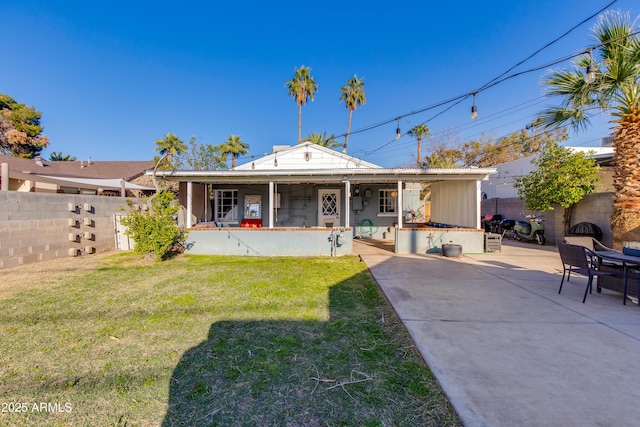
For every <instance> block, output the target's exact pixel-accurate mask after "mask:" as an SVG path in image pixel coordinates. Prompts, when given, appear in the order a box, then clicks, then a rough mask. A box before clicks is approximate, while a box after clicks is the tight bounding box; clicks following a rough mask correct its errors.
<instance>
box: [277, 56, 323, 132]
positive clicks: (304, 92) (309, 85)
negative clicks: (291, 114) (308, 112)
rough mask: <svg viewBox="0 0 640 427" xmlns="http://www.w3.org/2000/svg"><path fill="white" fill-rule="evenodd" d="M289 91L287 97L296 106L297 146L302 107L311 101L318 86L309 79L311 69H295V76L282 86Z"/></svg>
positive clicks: (300, 128)
mask: <svg viewBox="0 0 640 427" xmlns="http://www.w3.org/2000/svg"><path fill="white" fill-rule="evenodd" d="M284 85H285V86H286V87H287V88H288V89H289V95H290V96H291V97H293V98H294V99H295V100H296V104H298V144H300V143H301V142H302V106H303V105H304V104H306V103H307V101H308V100H309V99H310V100H311V101H313V99H314V97H315V94H316V92H317V91H318V84H317V83H316V81H315V80H314V79H313V77H311V67H305V66H304V65H303V66H301V67H300V68H298V67H295V75H294V76H293V78H292V79H291V80H289V81H288V82H286V83H285V84H284Z"/></svg>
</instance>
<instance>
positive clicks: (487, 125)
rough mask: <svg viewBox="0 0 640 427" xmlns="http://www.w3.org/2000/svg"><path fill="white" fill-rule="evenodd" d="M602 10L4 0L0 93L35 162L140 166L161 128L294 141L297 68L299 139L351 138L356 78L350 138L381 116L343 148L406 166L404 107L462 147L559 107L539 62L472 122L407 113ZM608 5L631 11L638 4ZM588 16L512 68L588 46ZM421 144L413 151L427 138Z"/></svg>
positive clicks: (573, 3)
mask: <svg viewBox="0 0 640 427" xmlns="http://www.w3.org/2000/svg"><path fill="white" fill-rule="evenodd" d="M216 3H222V4H216ZM608 3H610V0H602V1H601V0H598V1H595V0H594V1H584V0H562V1H557V0H536V1H525V0H522V1H517V2H516V1H485V2H479V1H458V2H452V1H449V2H438V3H434V2H426V1H415V2H412V1H397V2H392V3H388V2H385V3H381V2H380V3H378V2H371V1H367V2H359V1H353V2H335V1H332V0H329V1H324V2H300V1H279V2H254V1H245V2H205V1H202V2H192V1H185V2H179V3H178V2H163V1H153V2H151V1H119V0H115V1H110V2H86V1H83V2H79V1H72V0H69V1H58V0H49V1H44V0H42V1H32V0H3V1H2V2H1V3H0V25H1V27H2V29H3V39H4V42H3V49H2V50H3V52H2V58H3V61H2V65H0V93H5V94H8V95H10V96H12V97H13V98H15V99H16V100H17V101H18V102H24V103H26V104H28V105H33V106H35V108H36V109H37V110H39V111H41V112H42V113H43V115H42V120H41V122H42V124H44V126H45V132H44V133H45V134H46V135H47V136H48V137H49V139H50V141H51V144H50V146H49V147H48V148H47V149H45V150H44V151H43V157H46V158H48V157H49V154H50V153H51V152H52V151H56V152H63V153H68V154H71V155H73V156H76V157H77V158H78V159H79V160H81V159H86V158H87V157H89V156H90V157H91V158H92V159H93V160H146V159H151V158H152V157H153V156H154V154H155V152H154V147H155V144H154V142H155V140H157V139H159V138H161V137H162V136H163V135H164V134H166V133H168V132H172V133H175V134H177V135H178V136H180V137H181V138H182V139H183V140H184V141H188V140H189V138H190V137H192V136H195V137H197V138H198V140H199V142H202V143H210V144H214V145H215V144H218V143H220V142H222V141H224V140H225V139H226V138H227V136H229V135H231V134H238V135H241V137H242V139H243V140H244V141H245V142H246V143H248V144H249V145H250V154H251V155H253V156H257V157H260V156H262V155H263V154H265V153H268V152H270V151H271V150H272V147H273V146H274V145H293V144H295V143H296V139H297V105H296V103H295V101H294V100H293V99H292V98H290V97H289V96H288V94H287V89H286V88H285V86H284V83H285V82H286V81H287V80H289V79H290V78H291V77H292V76H293V73H294V67H296V66H301V65H306V66H310V67H311V74H312V75H313V77H314V78H315V80H316V82H317V83H318V92H317V94H316V99H315V101H314V102H309V103H307V104H306V105H305V106H304V107H303V112H302V133H303V135H307V134H308V133H310V132H327V133H329V134H331V133H333V134H336V135H341V134H343V133H344V132H346V127H347V118H348V110H347V109H346V108H345V106H344V104H343V103H341V102H340V101H339V96H340V93H339V89H340V87H341V86H342V85H344V84H345V79H346V78H347V77H352V76H353V75H354V74H357V75H358V77H360V78H362V79H364V81H365V89H366V94H367V103H366V105H364V106H362V107H361V108H359V109H358V110H356V111H355V112H354V114H353V122H352V131H355V130H358V129H362V128H366V127H368V126H370V125H374V124H378V123H382V122H385V121H388V120H392V122H391V123H388V124H386V125H384V126H380V127H377V128H375V129H373V130H370V131H366V132H361V133H357V134H353V135H351V136H350V138H349V154H351V155H354V156H356V157H360V158H363V159H364V160H367V161H370V162H373V163H377V164H380V165H382V166H387V167H396V166H406V165H413V164H414V163H415V156H416V142H415V140H414V139H413V138H411V137H410V136H403V138H402V139H400V140H399V141H396V140H395V131H396V127H397V123H396V122H395V121H393V119H394V118H396V117H398V116H402V119H401V120H400V128H401V130H402V132H403V133H404V132H406V131H408V130H409V129H410V128H411V127H413V126H415V125H416V124H419V123H422V122H425V121H427V120H429V121H428V122H427V125H428V126H429V128H430V129H431V132H432V133H433V134H434V135H436V136H439V137H440V136H442V135H445V134H449V135H452V134H453V135H455V137H456V138H459V139H461V140H466V139H471V138H478V137H479V135H480V134H482V133H485V134H487V135H491V136H494V137H500V136H505V135H507V134H509V133H510V132H513V131H516V130H518V129H521V128H522V127H523V126H524V125H526V124H527V123H529V122H531V121H532V120H533V119H534V118H535V117H536V114H537V113H538V112H540V111H541V110H542V109H544V108H545V107H547V106H551V105H554V103H556V102H557V101H553V100H551V99H545V98H542V92H543V87H542V86H541V84H540V81H541V77H542V76H543V74H544V71H538V72H533V73H527V74H525V75H523V76H520V77H515V78H512V79H509V80H507V81H505V82H504V83H501V84H499V85H497V86H495V87H493V88H491V89H489V90H486V91H483V92H480V93H479V94H478V95H477V100H476V104H477V107H478V112H479V119H478V120H476V121H471V120H470V117H469V116H470V109H471V102H472V101H471V99H467V100H465V101H463V102H462V103H460V104H459V105H457V106H454V107H452V108H451V109H449V110H447V111H445V112H442V111H443V110H444V108H445V107H441V108H437V109H433V110H429V111H426V112H423V113H420V114H414V115H408V113H410V112H413V111H417V110H422V109H424V108H426V107H429V106H431V105H434V104H437V103H439V102H442V101H445V100H448V99H450V98H453V97H457V96H459V95H462V94H465V93H470V92H473V91H474V90H476V89H478V88H480V87H481V86H483V85H484V84H485V83H487V82H488V81H490V80H492V79H493V78H494V77H497V76H498V75H500V74H502V73H503V72H504V71H506V70H507V69H508V68H510V67H512V66H513V65H515V64H516V63H518V62H519V61H521V60H523V59H524V58H526V57H527V56H529V55H530V54H531V53H533V52H534V51H536V50H537V49H539V48H541V47H542V46H544V45H545V44H547V43H549V42H550V41H552V40H553V39H555V38H556V37H558V36H560V35H561V34H563V33H564V32H565V31H567V30H568V29H570V28H571V27H573V26H574V25H576V24H578V23H579V22H581V21H582V20H584V19H585V18H587V17H589V16H590V15H592V14H593V13H595V12H597V11H598V10H599V9H601V8H603V7H604V6H606V5H607V4H608ZM611 8H613V9H620V10H623V11H629V12H631V15H632V17H636V16H638V15H639V14H640V4H638V2H637V0H633V1H632V0H619V1H617V2H616V3H615V4H614V5H613V6H612V7H611ZM595 22H596V18H594V19H592V20H590V21H589V22H588V23H586V24H584V25H582V26H581V27H579V28H578V29H576V30H574V31H573V32H572V33H571V34H570V35H569V36H567V37H565V38H563V39H562V40H561V41H559V42H557V43H555V44H554V45H553V46H551V47H550V48H547V49H545V50H544V51H543V52H541V53H540V54H538V55H537V56H535V57H534V58H533V59H531V60H529V61H527V62H526V63H525V64H523V65H522V66H520V67H518V68H517V69H515V70H514V71H513V72H519V71H524V70H528V69H532V68H536V67H538V66H541V65H544V64H547V63H550V62H552V61H555V60H558V59H560V58H563V57H566V56H568V55H570V54H573V53H576V52H579V51H581V50H583V49H584V48H585V47H587V46H589V45H591V44H593V43H594V41H593V39H592V38H591V34H590V29H591V27H592V26H593V24H594V23H595ZM569 65H570V64H569V63H568V62H567V63H564V64H559V65H557V66H555V68H562V67H568V66H569ZM440 112H442V114H440V115H438V116H437V117H436V118H433V119H431V118H432V117H433V116H434V115H436V114H437V113H440ZM593 122H594V124H593V126H592V128H591V129H590V130H589V131H587V132H583V133H580V134H573V133H572V134H571V139H570V141H569V142H568V143H567V145H581V146H598V145H600V139H601V138H602V137H604V136H606V135H607V133H608V127H609V125H608V123H607V117H606V116H600V117H595V118H594V120H593ZM340 141H341V142H342V141H343V138H342V139H340ZM423 146H424V148H423V154H424V152H425V151H428V146H429V142H428V141H426V142H425V141H423ZM244 160H245V161H248V159H244Z"/></svg>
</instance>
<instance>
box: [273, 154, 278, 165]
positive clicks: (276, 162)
mask: <svg viewBox="0 0 640 427" xmlns="http://www.w3.org/2000/svg"><path fill="white" fill-rule="evenodd" d="M273 166H275V167H278V157H277V156H276V157H274V158H273Z"/></svg>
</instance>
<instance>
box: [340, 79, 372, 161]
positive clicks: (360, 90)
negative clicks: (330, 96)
mask: <svg viewBox="0 0 640 427" xmlns="http://www.w3.org/2000/svg"><path fill="white" fill-rule="evenodd" d="M340 101H344V104H345V106H346V107H347V109H348V110H349V121H348V122H347V134H346V135H345V137H344V147H343V148H342V152H343V153H344V154H347V147H348V146H349V133H350V132H351V117H352V116H353V112H354V111H355V110H356V109H357V108H358V107H359V106H361V105H364V104H366V102H367V95H366V94H365V93H364V81H363V80H361V79H359V78H358V76H357V75H355V74H354V75H353V78H352V79H350V78H348V77H347V84H346V85H345V86H342V87H341V88H340Z"/></svg>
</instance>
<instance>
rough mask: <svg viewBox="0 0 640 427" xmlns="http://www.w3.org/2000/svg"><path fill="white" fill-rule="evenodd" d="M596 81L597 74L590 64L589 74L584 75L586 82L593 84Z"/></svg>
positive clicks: (588, 66) (588, 67)
mask: <svg viewBox="0 0 640 427" xmlns="http://www.w3.org/2000/svg"><path fill="white" fill-rule="evenodd" d="M595 80H596V72H595V70H594V69H593V65H592V64H589V65H587V72H586V73H585V75H584V82H585V83H593V82H594V81H595Z"/></svg>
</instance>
